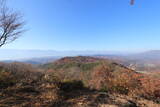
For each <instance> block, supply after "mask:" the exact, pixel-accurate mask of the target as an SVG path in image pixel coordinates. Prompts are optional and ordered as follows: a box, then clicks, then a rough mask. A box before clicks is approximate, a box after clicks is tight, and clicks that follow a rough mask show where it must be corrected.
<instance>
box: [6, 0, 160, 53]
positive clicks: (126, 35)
mask: <svg viewBox="0 0 160 107" xmlns="http://www.w3.org/2000/svg"><path fill="white" fill-rule="evenodd" d="M135 1H136V2H135V5H133V6H131V5H130V3H129V2H130V0H9V6H10V7H12V8H13V9H16V10H19V11H20V12H21V13H23V14H24V19H25V21H26V22H27V24H26V29H28V31H27V32H26V33H25V34H24V35H23V36H22V37H21V38H19V39H18V40H16V41H15V42H13V43H11V44H9V45H6V46H4V47H3V48H5V49H6V48H7V49H41V50H116V51H119V50H120V51H126V50H127V51H133V50H150V49H160V0H135Z"/></svg>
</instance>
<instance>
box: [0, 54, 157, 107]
mask: <svg viewBox="0 0 160 107" xmlns="http://www.w3.org/2000/svg"><path fill="white" fill-rule="evenodd" d="M153 77H154V75H153V76H151V77H149V76H147V75H144V74H141V73H137V72H135V71H134V70H131V69H129V68H127V67H125V66H123V65H121V64H118V63H115V62H114V61H112V60H109V59H101V58H94V57H87V56H78V57H65V58H61V59H59V60H57V61H54V62H51V63H47V64H43V65H40V66H39V67H38V66H36V67H35V66H32V65H31V64H24V63H0V86H1V87H0V106H2V107H8V106H9V107H10V106H14V107H110V106H111V107H151V106H154V107H158V106H159V104H158V103H159V101H160V99H159V98H160V95H159V92H160V87H159V86H160V85H159V80H158V79H153ZM157 80H158V81H157Z"/></svg>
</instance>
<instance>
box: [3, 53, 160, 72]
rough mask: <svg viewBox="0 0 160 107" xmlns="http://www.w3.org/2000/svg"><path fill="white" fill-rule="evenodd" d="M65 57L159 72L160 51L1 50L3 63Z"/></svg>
mask: <svg viewBox="0 0 160 107" xmlns="http://www.w3.org/2000/svg"><path fill="white" fill-rule="evenodd" d="M65 56H92V57H97V58H103V59H111V60H113V61H115V62H117V63H121V64H122V65H125V66H127V67H129V68H131V69H134V70H137V71H159V69H160V50H152V51H146V52H141V53H122V52H117V53H116V52H107V51H103V52H102V51H99V52H98V51H43V50H0V59H1V61H2V62H24V63H29V64H45V63H49V62H54V61H56V60H58V59H60V58H62V57H65Z"/></svg>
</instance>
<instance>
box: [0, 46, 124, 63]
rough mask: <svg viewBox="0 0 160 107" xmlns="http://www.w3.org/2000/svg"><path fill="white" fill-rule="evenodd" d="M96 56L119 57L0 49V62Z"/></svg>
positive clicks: (95, 52) (111, 52)
mask: <svg viewBox="0 0 160 107" xmlns="http://www.w3.org/2000/svg"><path fill="white" fill-rule="evenodd" d="M96 54H100V55H102V54H104V55H106V54H111V55H120V54H122V53H121V52H115V51H54V50H15V49H0V60H22V59H23V60H24V59H25V60H26V59H31V58H42V57H57V56H58V57H65V56H90V55H96Z"/></svg>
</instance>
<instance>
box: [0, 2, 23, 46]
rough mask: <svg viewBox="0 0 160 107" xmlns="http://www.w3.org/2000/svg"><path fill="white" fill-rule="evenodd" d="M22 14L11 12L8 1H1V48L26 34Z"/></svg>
mask: <svg viewBox="0 0 160 107" xmlns="http://www.w3.org/2000/svg"><path fill="white" fill-rule="evenodd" d="M23 26H24V21H23V20H22V16H21V14H19V13H18V12H14V11H13V10H10V9H9V8H8V7H7V6H6V0H0V47H2V46H3V45H5V44H7V43H10V42H12V41H14V40H16V39H17V38H18V37H19V36H21V34H22V33H23V32H24V30H23Z"/></svg>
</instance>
